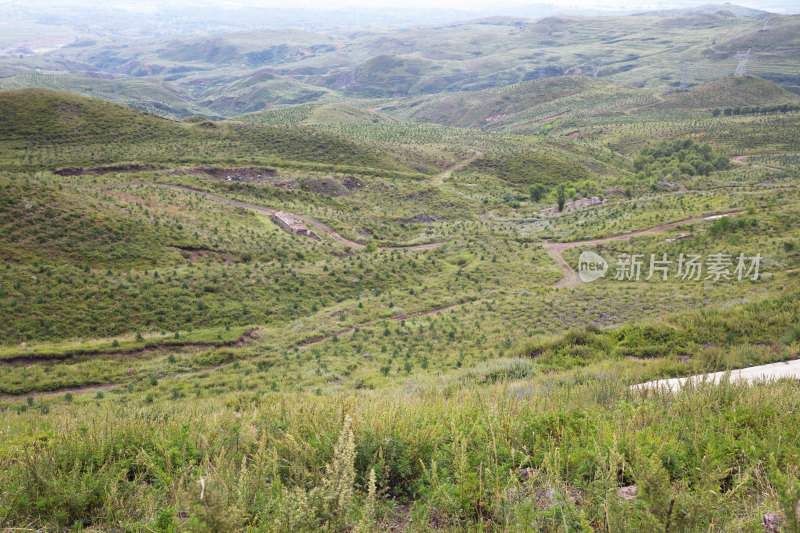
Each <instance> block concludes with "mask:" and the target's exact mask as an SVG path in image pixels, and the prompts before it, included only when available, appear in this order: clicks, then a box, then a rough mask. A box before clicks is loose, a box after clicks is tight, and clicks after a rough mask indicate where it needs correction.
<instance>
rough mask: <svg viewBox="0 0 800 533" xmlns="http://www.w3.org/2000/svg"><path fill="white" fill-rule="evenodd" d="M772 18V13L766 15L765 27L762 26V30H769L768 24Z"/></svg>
mask: <svg viewBox="0 0 800 533" xmlns="http://www.w3.org/2000/svg"><path fill="white" fill-rule="evenodd" d="M771 18H772V15H770V14H769V13H767V14H766V15H764V27H763V28H761V31H767V24H768V23H769V19H771Z"/></svg>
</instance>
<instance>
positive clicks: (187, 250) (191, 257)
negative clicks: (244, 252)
mask: <svg viewBox="0 0 800 533" xmlns="http://www.w3.org/2000/svg"><path fill="white" fill-rule="evenodd" d="M170 248H175V249H176V250H179V251H180V252H181V255H182V256H183V257H184V259H186V260H187V261H190V262H192V263H196V262H197V261H199V260H200V259H208V258H209V256H216V257H218V258H220V259H222V261H223V262H224V263H227V264H231V263H239V262H241V261H233V260H232V259H230V258H228V257H227V256H226V255H225V254H224V253H223V252H220V251H219V250H212V249H210V248H202V247H201V248H198V247H194V246H180V245H177V244H173V245H171V246H170Z"/></svg>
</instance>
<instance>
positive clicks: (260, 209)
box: [124, 182, 444, 251]
mask: <svg viewBox="0 0 800 533" xmlns="http://www.w3.org/2000/svg"><path fill="white" fill-rule="evenodd" d="M124 185H133V186H150V187H163V188H165V189H175V190H178V191H184V192H193V193H197V194H202V195H205V196H208V197H209V198H213V199H214V200H217V201H218V202H222V203H226V204H229V205H233V206H236V207H242V208H244V209H250V210H253V211H258V212H259V213H266V214H268V215H272V214H274V213H277V212H278V209H273V208H271V207H264V206H263V205H257V204H250V203H247V202H242V201H240V200H233V199H231V198H226V197H224V196H219V195H218V194H214V193H210V192H206V191H202V190H199V189H193V188H191V187H185V186H183V185H172V184H170V183H149V182H134V183H128V184H124ZM293 214H294V216H295V218H298V219H300V220H302V221H303V222H304V223H306V224H308V225H311V226H314V229H316V230H318V231H319V232H320V233H324V234H325V235H327V236H328V237H330V238H331V239H333V240H334V241H337V242H340V243H342V244H344V245H346V246H349V247H351V248H356V249H358V250H362V249H364V248H366V247H367V246H366V244H364V243H363V242H358V241H353V240H350V239H348V238H346V237H343V236H342V235H340V234H339V233H337V232H336V231H334V230H333V229H332V228H330V227H329V226H327V225H326V224H323V223H322V222H320V221H319V220H317V219H315V218H312V217H309V216H306V215H299V214H297V213H293ZM443 244H444V243H443V242H431V243H428V244H414V245H412V246H381V247H379V248H378V249H379V250H409V251H417V250H431V249H433V248H438V247H440V246H442V245H443Z"/></svg>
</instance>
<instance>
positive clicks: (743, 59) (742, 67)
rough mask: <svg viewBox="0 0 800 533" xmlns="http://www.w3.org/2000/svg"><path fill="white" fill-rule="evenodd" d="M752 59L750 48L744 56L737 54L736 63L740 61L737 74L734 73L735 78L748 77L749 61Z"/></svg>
mask: <svg viewBox="0 0 800 533" xmlns="http://www.w3.org/2000/svg"><path fill="white" fill-rule="evenodd" d="M749 58H750V48H748V49H747V52H745V53H744V54H743V53H741V52H736V61H738V65H737V66H736V72H734V74H733V75H734V76H747V60H748V59H749Z"/></svg>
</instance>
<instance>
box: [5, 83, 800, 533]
mask: <svg viewBox="0 0 800 533" xmlns="http://www.w3.org/2000/svg"><path fill="white" fill-rule="evenodd" d="M571 84H572V85H571ZM569 87H574V88H575V90H576V92H575V94H564V93H566V92H569ZM633 90H634V89H630V91H633ZM528 93H530V94H532V95H534V96H532V97H531V98H530V99H527V100H526V98H525V96H524V95H525V94H528ZM654 94H656V95H657V97H656V96H653V97H652V98H650V99H645V100H643V101H642V105H641V107H636V106H633V107H631V106H630V102H631V99H632V98H635V96H632V95H631V93H630V92H628V89H625V88H624V87H622V86H619V85H617V84H615V83H613V82H609V81H608V80H603V79H596V80H595V79H593V78H592V79H590V78H580V79H575V78H566V77H562V78H554V79H548V80H543V81H538V80H537V81H531V82H526V83H524V84H520V85H516V86H512V87H509V88H508V89H504V90H489V91H486V92H485V93H484V92H479V93H464V94H457V95H450V96H446V97H441V102H440V103H441V105H440V107H437V105H439V104H438V103H437V98H440V97H425V98H424V101H423V102H422V103H420V104H419V105H417V106H411V105H410V102H412V101H413V99H400V100H395V101H393V102H386V101H384V102H380V103H376V104H375V105H374V106H369V107H370V109H365V108H359V107H356V106H354V105H353V101H352V100H347V101H346V103H345V102H339V103H328V104H311V105H304V106H300V107H296V108H288V109H276V110H271V111H261V112H257V113H253V114H247V115H243V116H242V117H241V118H242V120H247V121H248V123H239V122H211V121H208V120H206V119H203V118H193V119H188V120H185V121H181V122H178V121H173V120H168V119H164V118H159V117H156V116H153V115H149V114H146V113H142V112H140V111H137V110H133V109H130V108H128V107H124V106H118V105H115V104H112V103H108V102H105V101H102V100H96V99H91V98H86V97H82V96H76V95H72V94H69V93H64V92H58V91H51V90H16V91H4V92H0V125H2V126H0V192H2V194H0V203H2V209H0V213H2V215H0V257H1V258H2V259H3V262H4V265H5V266H4V267H2V268H0V294H1V295H2V299H0V302H2V303H1V304H0V305H1V306H2V309H0V317H2V319H0V332H2V337H3V339H5V341H4V343H3V345H2V346H0V369H1V370H2V372H3V377H4V379H3V380H2V383H0V422H1V423H0V428H2V429H0V434H2V439H0V442H2V444H0V496H1V497H0V526H1V527H4V528H19V527H31V526H33V527H37V528H41V529H45V530H55V529H61V528H69V527H73V528H79V529H80V528H84V529H91V528H93V529H112V528H115V527H117V528H120V529H123V530H137V529H141V530H145V529H150V530H155V531H178V530H210V529H214V528H217V529H220V530H222V529H229V530H243V529H245V528H251V529H257V530H264V531H286V530H291V531H316V530H320V529H326V530H329V531H351V530H356V529H377V530H386V531H391V530H398V529H400V530H420V531H423V530H424V531H427V530H449V531H461V530H476V529H483V530H492V531H507V530H511V531H516V530H519V531H524V530H528V529H530V524H536V527H537V529H540V530H546V531H561V530H566V529H570V530H571V529H578V528H583V529H584V530H589V529H594V530H604V529H609V528H612V529H614V530H615V531H633V530H640V529H642V528H645V527H655V528H657V529H668V530H671V529H673V528H674V529H679V530H695V529H699V528H703V529H705V528H707V527H708V524H711V523H713V524H718V525H719V527H720V528H722V529H728V530H749V529H755V528H758V527H760V525H759V524H761V523H762V522H765V521H766V522H767V523H772V521H777V520H784V521H786V520H792V519H793V517H792V512H793V511H792V510H793V509H794V507H793V506H794V503H795V502H796V500H797V499H798V497H797V495H796V494H794V493H793V492H792V490H793V489H791V487H792V483H797V480H796V471H795V469H794V465H795V463H796V461H795V458H796V455H797V453H799V452H798V450H797V441H796V439H795V438H794V436H795V434H796V433H797V428H799V427H800V420H798V417H797V413H798V412H800V410H798V394H797V385H796V383H795V382H794V381H789V380H785V381H781V382H778V383H773V384H763V385H757V386H753V387H748V386H746V385H741V384H733V383H724V384H722V385H721V386H718V387H712V386H706V385H700V386H696V387H686V388H684V390H682V391H681V392H680V393H679V394H677V395H673V394H672V393H668V392H664V391H650V392H646V391H639V390H633V389H631V388H630V386H631V385H634V384H636V383H641V382H644V381H648V380H653V379H659V378H669V377H677V376H686V375H692V374H697V373H702V372H709V371H719V370H726V369H731V368H741V367H744V366H749V365H754V364H764V363H776V362H780V361H785V360H790V359H796V358H797V357H798V356H800V352H799V351H798V350H800V345H799V344H798V339H800V335H798V328H797V324H798V320H800V309H799V308H798V305H797V302H798V301H800V299H798V291H799V290H800V287H798V283H797V272H798V271H800V253H799V252H798V250H800V243H798V242H797V234H798V227H800V210H799V209H798V202H797V199H798V198H799V197H800V190H798V181H797V178H798V172H800V164H799V162H800V156H798V154H800V145H799V144H798V138H797V136H796V135H795V134H794V133H796V131H797V128H798V120H800V115H798V112H797V110H796V109H794V108H787V109H786V110H781V109H780V105H783V104H787V105H788V104H790V103H793V102H795V101H796V99H795V98H794V96H793V95H792V94H791V93H787V92H785V91H782V90H781V89H779V88H777V87H776V86H774V85H772V84H770V83H769V82H766V81H763V80H760V79H757V78H742V79H731V80H725V81H720V82H714V83H713V84H711V85H708V86H697V87H692V88H690V89H689V90H688V91H685V92H680V93H678V92H676V93H668V94H663V93H661V92H659V93H654ZM484 95H485V96H484ZM601 95H602V98H601ZM506 96H509V100H508V103H507V105H508V106H509V110H510V111H512V113H509V114H508V116H507V117H504V118H502V119H498V121H497V122H498V126H497V128H496V129H498V130H502V131H493V130H494V129H495V127H494V125H493V126H492V127H491V128H485V127H472V126H475V125H476V124H475V123H474V122H469V120H474V118H475V117H481V116H482V115H483V114H484V113H489V112H495V111H496V109H497V108H496V107H494V106H496V105H501V102H503V101H504V100H503V99H504V97H506ZM592 102H594V104H592ZM378 105H380V109H379V108H378V107H377V106H378ZM566 105H569V106H570V107H569V109H570V111H569V112H567V113H565V114H562V115H560V116H557V117H553V116H552V115H556V114H558V113H561V112H562V111H564V110H563V109H561V107H562V106H566ZM744 105H747V106H750V107H752V106H754V105H758V106H759V107H760V108H761V107H763V108H764V109H762V110H761V111H763V112H761V111H759V112H750V111H748V112H743V111H742V109H739V111H738V112H737V114H735V115H734V114H733V111H731V113H728V114H726V113H725V112H724V110H725V109H726V108H730V109H733V108H734V107H741V106H744ZM775 106H778V108H777V109H775ZM437 109H441V110H442V111H443V112H446V113H444V114H443V115H442V116H443V118H442V120H440V121H439V122H441V124H430V123H424V122H413V121H411V119H412V118H416V119H420V120H425V121H426V122H428V121H432V118H434V117H436V116H437V115H435V113H436V112H437ZM457 109H461V110H462V114H461V115H459V114H458V113H456V112H455V110H457ZM715 109H718V110H720V112H719V113H717V114H714V110H715ZM611 110H620V111H619V112H618V113H619V114H617V113H616V112H612V111H611ZM623 110H624V111H623ZM677 110H681V112H677ZM751 111H752V110H751ZM447 113H450V114H449V115H448V114H447ZM448 117H449V118H448ZM468 117H472V118H469V120H468ZM531 117H532V118H531ZM541 118H544V119H545V120H543V121H542V120H538V121H537V122H535V123H534V124H535V125H533V126H530V127H528V126H524V125H523V124H524V122H525V121H527V120H528V119H531V120H537V119H541ZM462 119H463V120H464V122H459V121H460V120H462ZM434 122H435V121H434ZM451 122H454V123H455V125H456V126H466V127H455V126H453V125H450V123H451ZM545 126H547V127H546V128H545ZM526 128H529V129H527V130H526ZM577 130H579V134H577V135H573V134H572V133H573V132H574V131H577ZM520 132H527V133H520ZM592 196H596V197H597V198H599V199H600V200H602V201H600V202H599V203H596V204H594V205H587V206H585V207H580V206H581V205H583V204H580V201H581V199H585V198H589V197H592ZM560 198H563V201H564V202H566V204H565V208H564V209H563V211H561V212H559V211H558V210H554V209H551V208H553V207H555V206H557V205H558V203H559V202H560ZM573 205H574V206H578V207H567V206H573ZM548 209H550V210H549V211H548ZM275 210H283V211H286V212H290V213H293V214H294V215H295V216H296V217H298V219H300V220H303V221H304V222H305V223H306V224H307V225H308V226H309V228H310V229H312V230H315V231H316V233H318V234H319V236H320V238H319V239H314V238H309V237H304V236H301V235H292V234H290V233H289V232H287V231H284V230H283V229H281V228H280V227H279V226H278V225H276V224H275V222H274V221H273V220H272V219H270V216H269V215H270V213H273V212H274V211H275ZM723 215H726V216H723ZM582 251H593V252H595V253H597V254H599V255H600V256H601V257H604V258H606V259H607V260H608V263H609V272H608V274H607V275H606V276H605V277H603V278H601V279H599V280H597V281H594V282H592V283H583V282H581V281H580V280H579V279H575V268H576V265H577V264H578V256H579V254H580V252H582ZM623 254H640V257H642V258H643V262H644V261H645V260H646V259H647V258H649V257H651V255H652V257H656V258H662V257H663V256H667V257H669V258H671V259H673V260H677V257H678V256H680V255H681V254H684V255H686V254H699V255H701V256H702V257H704V258H709V257H712V256H714V254H723V256H724V255H725V254H729V255H730V257H731V258H732V259H731V261H732V264H731V266H730V268H729V270H728V274H727V275H721V276H718V277H716V279H715V277H714V276H713V275H712V276H711V277H706V275H705V274H704V276H703V278H702V279H700V280H694V279H687V277H686V276H683V277H681V276H677V275H675V270H674V268H677V267H676V265H675V264H674V263H673V265H672V267H673V270H672V271H671V272H670V275H669V276H666V277H662V276H661V275H660V271H659V272H657V275H655V276H648V275H647V274H648V272H647V263H645V264H644V266H643V267H642V272H641V276H638V277H637V278H634V277H633V276H628V277H626V276H625V275H623V276H621V277H620V276H617V275H615V274H616V273H617V272H616V271H617V270H618V268H619V267H618V266H617V261H619V258H620V257H622V256H623ZM737 254H742V255H743V257H744V256H747V257H753V256H756V255H758V256H759V258H760V261H761V262H760V264H759V272H758V273H757V274H756V275H753V272H752V271H748V273H747V274H746V275H745V272H741V274H742V276H737V274H736V273H735V271H734V270H733V269H734V267H735V266H736V265H735V264H734V263H735V258H736V256H737ZM723 273H724V272H723ZM648 277H649V279H645V278H648ZM617 278H619V279H617ZM742 450H744V452H742ZM620 495H621V496H620ZM334 502H335V503H334ZM786 502H790V503H791V504H792V505H789V506H787V505H785V503H786ZM134 509H135V510H136V511H133V510H134Z"/></svg>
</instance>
